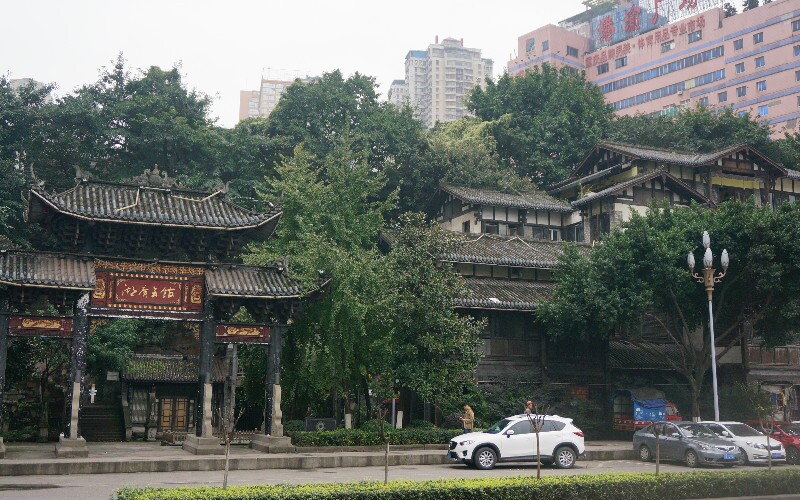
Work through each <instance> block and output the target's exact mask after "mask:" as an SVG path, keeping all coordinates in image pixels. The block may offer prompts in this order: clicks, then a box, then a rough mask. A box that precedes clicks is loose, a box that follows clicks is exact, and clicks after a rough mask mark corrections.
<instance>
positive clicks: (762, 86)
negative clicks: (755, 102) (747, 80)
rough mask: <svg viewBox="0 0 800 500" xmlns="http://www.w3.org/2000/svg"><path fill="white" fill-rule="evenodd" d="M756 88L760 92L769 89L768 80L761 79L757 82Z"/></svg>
mask: <svg viewBox="0 0 800 500" xmlns="http://www.w3.org/2000/svg"><path fill="white" fill-rule="evenodd" d="M756 90H757V91H759V92H764V91H765V90H767V81H766V80H761V81H760V82H756Z"/></svg>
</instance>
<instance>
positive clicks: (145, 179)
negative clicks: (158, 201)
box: [131, 163, 179, 189]
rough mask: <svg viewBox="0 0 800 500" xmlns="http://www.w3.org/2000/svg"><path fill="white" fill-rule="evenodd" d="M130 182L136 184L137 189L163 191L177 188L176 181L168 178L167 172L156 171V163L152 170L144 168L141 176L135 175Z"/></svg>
mask: <svg viewBox="0 0 800 500" xmlns="http://www.w3.org/2000/svg"><path fill="white" fill-rule="evenodd" d="M131 181H133V183H134V184H138V185H139V187H154V188H164V189H172V188H177V187H179V186H178V183H177V181H175V179H173V178H172V177H170V176H168V175H167V172H161V171H160V170H159V169H158V163H155V164H153V170H150V169H149V168H146V169H145V170H144V173H142V175H137V176H136V177H134V178H133V179H131Z"/></svg>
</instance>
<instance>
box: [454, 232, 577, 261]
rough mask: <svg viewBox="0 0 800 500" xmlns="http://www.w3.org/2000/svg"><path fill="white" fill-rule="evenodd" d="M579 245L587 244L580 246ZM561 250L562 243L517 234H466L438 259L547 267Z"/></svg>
mask: <svg viewBox="0 0 800 500" xmlns="http://www.w3.org/2000/svg"><path fill="white" fill-rule="evenodd" d="M579 248H581V249H586V248H587V247H585V246H582V245H579ZM563 251H564V244H563V243H557V242H550V241H539V240H524V239H522V238H519V237H516V236H512V237H508V236H497V235H489V234H481V235H474V236H473V235H466V237H465V239H464V241H463V242H462V243H459V244H458V245H457V246H456V247H455V248H454V249H453V250H450V251H448V252H446V253H444V254H443V255H442V256H441V260H443V261H446V262H469V263H473V264H491V265H502V266H519V267H535V268H539V269H549V268H552V267H555V265H556V264H557V263H558V256H559V255H561V253H562V252H563Z"/></svg>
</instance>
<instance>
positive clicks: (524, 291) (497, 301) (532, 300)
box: [455, 278, 554, 311]
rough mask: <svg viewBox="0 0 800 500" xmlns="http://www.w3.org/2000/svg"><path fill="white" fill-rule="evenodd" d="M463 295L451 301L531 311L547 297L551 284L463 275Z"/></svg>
mask: <svg viewBox="0 0 800 500" xmlns="http://www.w3.org/2000/svg"><path fill="white" fill-rule="evenodd" d="M464 284H465V286H466V289H467V293H466V296H465V297H459V298H457V299H456V301H455V305H456V307H459V308H465V309H504V310H514V311H531V310H533V309H536V306H537V305H538V304H540V303H541V302H542V301H543V300H548V299H549V298H550V296H551V295H552V292H553V287H554V283H549V282H542V281H523V280H504V279H495V278H464Z"/></svg>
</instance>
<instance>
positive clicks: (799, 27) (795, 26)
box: [792, 19, 800, 31]
mask: <svg viewBox="0 0 800 500" xmlns="http://www.w3.org/2000/svg"><path fill="white" fill-rule="evenodd" d="M792 31H800V19H798V20H797V21H792Z"/></svg>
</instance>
